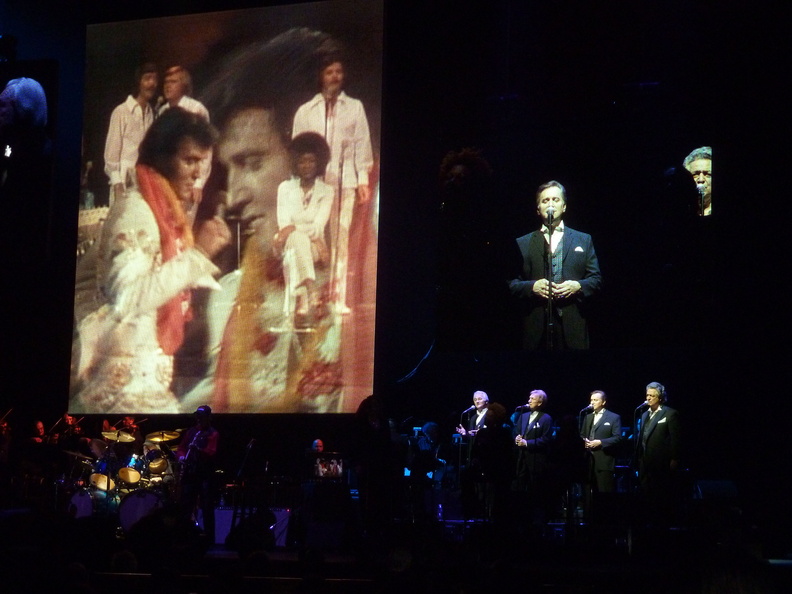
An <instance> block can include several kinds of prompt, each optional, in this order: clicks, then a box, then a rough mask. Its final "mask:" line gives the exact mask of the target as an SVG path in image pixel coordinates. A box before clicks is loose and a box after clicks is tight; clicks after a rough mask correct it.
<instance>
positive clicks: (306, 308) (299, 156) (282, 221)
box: [273, 132, 333, 325]
mask: <svg viewBox="0 0 792 594" xmlns="http://www.w3.org/2000/svg"><path fill="white" fill-rule="evenodd" d="M289 152H290V153H291V157H292V172H293V177H292V178H291V179H289V180H287V181H285V182H283V183H281V184H280V186H278V233H277V234H276V235H275V239H274V242H273V246H274V248H275V251H276V252H277V253H279V254H282V255H283V273H284V276H285V280H286V284H287V286H286V291H287V292H288V293H289V294H290V295H292V296H293V297H294V301H296V305H295V306H296V312H295V323H296V324H298V325H299V324H301V323H305V322H307V321H310V320H311V319H312V318H313V315H314V314H315V313H316V309H317V308H318V307H319V294H318V292H317V289H316V270H315V269H314V264H315V263H316V264H319V265H322V266H326V265H327V264H328V263H329V260H330V254H329V251H328V248H327V243H326V242H325V227H327V220H328V218H330V208H331V207H332V205H333V188H332V187H331V186H329V185H327V184H326V183H324V182H323V181H322V180H321V179H318V177H317V176H321V175H322V173H323V172H324V170H325V168H326V167H327V162H328V161H329V159H330V149H329V147H328V146H327V143H326V142H325V140H324V138H322V137H321V136H319V135H318V134H315V133H313V132H305V133H303V134H300V135H298V136H296V137H295V138H294V139H293V140H292V142H291V145H290V147H289ZM289 301H291V300H289Z"/></svg>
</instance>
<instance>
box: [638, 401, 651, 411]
mask: <svg viewBox="0 0 792 594" xmlns="http://www.w3.org/2000/svg"><path fill="white" fill-rule="evenodd" d="M648 406H649V405H648V404H646V402H641V404H639V405H638V406H636V407H635V410H638V409H641V408H644V407H648Z"/></svg>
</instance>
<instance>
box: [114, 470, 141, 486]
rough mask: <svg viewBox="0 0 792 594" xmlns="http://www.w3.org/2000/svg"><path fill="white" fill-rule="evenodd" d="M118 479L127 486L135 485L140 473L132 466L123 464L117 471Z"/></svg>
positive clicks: (138, 480)
mask: <svg viewBox="0 0 792 594" xmlns="http://www.w3.org/2000/svg"><path fill="white" fill-rule="evenodd" d="M118 480H119V481H121V482H122V483H124V485H126V486H128V487H135V486H137V484H138V483H139V482H140V473H139V472H138V471H137V470H135V469H134V468H130V467H129V466H124V468H122V469H120V470H119V471H118Z"/></svg>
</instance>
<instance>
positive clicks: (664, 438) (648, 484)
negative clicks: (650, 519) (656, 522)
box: [636, 382, 681, 520]
mask: <svg viewBox="0 0 792 594" xmlns="http://www.w3.org/2000/svg"><path fill="white" fill-rule="evenodd" d="M666 399H667V395H666V389H665V387H664V386H663V384H660V383H658V382H651V383H650V384H649V385H647V386H646V405H647V406H648V409H647V410H646V411H645V412H644V413H643V414H642V415H641V430H640V433H639V434H638V443H637V452H636V454H637V456H636V457H637V462H638V479H639V482H640V484H641V491H642V492H643V494H644V497H645V498H646V503H647V505H648V510H647V511H649V513H650V514H655V513H657V514H660V515H661V517H660V518H658V519H660V520H662V519H665V517H666V516H667V514H668V513H670V512H671V510H672V509H673V496H674V489H673V488H674V477H675V472H676V470H677V468H678V467H679V455H680V448H681V429H680V424H679V415H678V414H677V411H675V410H674V409H673V408H670V407H669V406H666V404H665V402H666Z"/></svg>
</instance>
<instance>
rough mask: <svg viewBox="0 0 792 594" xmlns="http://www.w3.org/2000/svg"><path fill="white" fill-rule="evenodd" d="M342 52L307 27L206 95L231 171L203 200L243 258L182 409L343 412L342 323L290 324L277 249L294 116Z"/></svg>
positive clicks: (252, 50)
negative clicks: (327, 62)
mask: <svg viewBox="0 0 792 594" xmlns="http://www.w3.org/2000/svg"><path fill="white" fill-rule="evenodd" d="M335 45H336V44H335V43H334V42H333V40H332V38H331V37H329V36H328V35H326V34H324V33H319V32H316V31H310V30H308V29H292V30H289V31H287V32H285V33H282V34H280V35H278V36H277V37H275V38H273V39H272V40H270V41H268V42H266V43H254V44H251V45H249V46H246V47H245V48H243V49H242V50H241V51H240V52H238V53H237V54H235V55H234V56H232V57H231V58H230V59H229V60H228V61H227V62H226V64H225V65H224V67H223V68H222V70H221V71H220V72H221V74H220V75H219V76H218V77H217V78H216V79H215V80H213V81H212V82H211V83H210V85H209V86H208V88H207V90H206V93H205V94H204V95H203V96H202V100H203V101H204V103H205V104H206V105H207V107H208V108H209V111H210V112H211V113H212V118H213V120H214V122H216V123H217V125H218V126H219V128H220V140H219V142H218V145H217V150H216V155H217V157H218V159H219V160H220V162H221V163H222V164H223V165H224V167H225V169H226V170H227V180H226V184H225V185H226V191H225V192H219V193H218V195H213V196H212V197H211V198H210V197H209V196H207V195H205V196H204V208H209V207H210V206H214V207H220V208H222V210H223V211H224V213H225V216H226V217H227V220H228V221H229V222H232V227H233V228H234V230H235V231H236V232H237V233H238V240H239V241H238V244H237V245H239V246H240V249H241V253H239V254H237V257H236V258H234V260H235V261H236V262H238V269H233V268H232V269H231V270H230V271H229V272H228V274H226V275H225V276H223V277H222V278H221V279H220V284H221V286H222V287H223V291H222V292H213V293H212V294H210V296H209V299H208V302H207V306H206V318H205V320H203V322H204V323H205V326H206V328H205V333H206V355H207V360H208V362H209V364H208V368H207V369H206V372H205V377H204V378H203V379H202V380H200V381H199V382H198V383H197V384H196V385H195V386H194V387H193V388H192V389H190V390H189V392H188V393H187V394H186V395H185V397H184V406H185V407H189V406H191V405H197V404H199V403H201V402H209V403H210V404H211V406H212V408H213V409H214V410H215V412H238V413H241V412H305V413H308V412H340V410H341V408H340V407H342V406H343V403H342V396H343V378H342V373H341V363H340V356H339V351H340V346H341V339H340V336H341V327H340V321H335V320H334V319H333V318H334V317H336V316H326V317H325V318H324V319H322V320H321V321H317V324H316V325H315V326H314V327H313V328H312V330H313V331H312V332H302V333H298V332H296V331H295V329H294V328H293V327H292V326H291V325H289V324H288V323H287V319H286V318H287V316H286V315H285V313H284V299H285V298H286V294H285V293H286V292H285V290H284V286H283V270H282V268H281V267H282V259H281V258H278V257H277V256H276V254H275V250H274V249H273V247H274V246H273V238H274V237H275V235H276V233H278V230H279V229H278V224H277V223H278V222H277V197H278V187H279V186H280V184H281V183H282V182H284V181H286V180H288V179H289V178H290V177H291V163H290V158H289V151H288V147H289V131H290V128H291V122H292V117H293V114H294V112H295V111H296V109H297V107H298V106H299V104H300V102H301V101H302V100H303V99H302V98H303V97H305V95H306V93H310V92H311V89H312V88H313V86H314V84H315V83H314V81H315V69H316V68H317V67H318V66H317V64H318V62H319V61H320V60H321V58H322V56H323V55H324V53H326V52H327V51H331V50H332V49H333V48H334V47H335ZM218 169H219V168H215V170H218ZM213 181H214V180H210V182H209V184H208V185H211V184H212V183H213ZM219 201H222V202H220V203H219V204H218V202H219ZM199 214H200V213H199ZM199 218H200V217H199ZM235 266H236V264H235Z"/></svg>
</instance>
